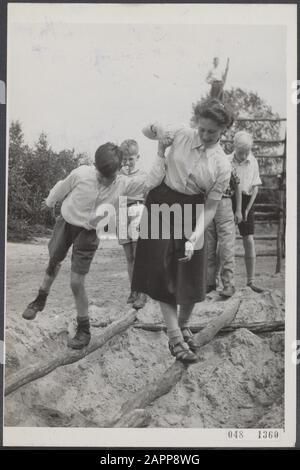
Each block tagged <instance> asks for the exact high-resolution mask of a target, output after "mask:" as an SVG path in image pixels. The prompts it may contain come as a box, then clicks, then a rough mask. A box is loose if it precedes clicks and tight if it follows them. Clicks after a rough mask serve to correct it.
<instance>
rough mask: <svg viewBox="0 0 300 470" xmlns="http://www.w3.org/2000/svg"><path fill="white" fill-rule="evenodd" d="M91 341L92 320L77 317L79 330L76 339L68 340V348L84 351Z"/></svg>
mask: <svg viewBox="0 0 300 470" xmlns="http://www.w3.org/2000/svg"><path fill="white" fill-rule="evenodd" d="M90 340H91V333H90V320H89V318H88V317H77V329H76V333H75V336H74V338H70V339H69V340H68V346H69V348H72V349H82V348H84V347H85V346H87V345H88V344H89V342H90Z"/></svg>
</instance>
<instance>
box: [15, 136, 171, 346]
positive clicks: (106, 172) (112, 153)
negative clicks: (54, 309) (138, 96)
mask: <svg viewBox="0 0 300 470" xmlns="http://www.w3.org/2000/svg"><path fill="white" fill-rule="evenodd" d="M122 156H123V155H122V150H121V149H120V147H118V146H117V145H115V144H113V143H111V142H107V143H106V144H103V145H101V146H100V147H99V148H98V149H97V151H96V153H95V164H94V166H88V165H82V166H80V167H78V168H76V169H75V170H73V171H72V172H71V173H70V174H69V175H68V176H67V177H66V178H65V179H64V180H61V181H59V182H58V183H57V184H56V185H55V186H54V187H53V188H52V189H51V191H50V193H49V195H48V197H47V199H46V201H45V203H44V208H45V207H54V206H55V204H56V203H57V202H60V201H63V202H62V206H61V215H60V216H59V217H58V218H57V221H56V224H55V227H54V229H53V234H52V237H51V240H50V241H49V245H48V249H49V255H50V259H49V263H48V266H47V269H46V272H45V275H44V277H43V279H42V282H41V285H40V289H39V292H38V296H37V297H36V299H35V300H34V301H33V302H30V304H29V305H28V306H27V308H26V309H25V311H24V313H23V318H25V319H26V320H33V319H34V318H35V317H36V314H37V313H38V312H40V311H42V310H43V309H44V307H45V305H46V301H47V297H48V294H49V292H50V289H51V286H52V284H53V282H54V280H55V278H56V276H57V274H58V272H59V269H60V266H61V262H62V261H63V260H64V259H65V257H66V256H67V253H68V251H69V249H70V248H71V246H72V258H71V289H72V293H73V296H74V299H75V304H76V310H77V330H76V334H75V336H74V338H70V339H69V341H68V346H69V347H70V348H73V349H82V348H83V347H85V346H87V345H88V344H89V342H90V338H91V335H90V323H89V314H88V298H87V293H86V290H85V278H86V275H87V273H88V272H89V269H90V265H91V262H92V260H93V257H94V255H95V252H96V250H97V248H98V244H99V239H98V237H97V233H96V228H97V225H98V223H99V222H100V220H101V216H99V215H98V208H99V206H101V205H102V204H103V205H105V206H107V205H108V204H109V205H111V206H112V207H113V206H116V204H118V201H119V197H120V196H129V197H130V196H132V197H135V196H136V195H138V194H140V193H141V192H144V191H147V190H149V189H151V188H153V187H155V186H157V185H159V184H160V183H161V181H162V180H163V178H164V175H165V161H164V159H163V158H161V157H160V156H157V157H156V159H155V161H154V162H153V166H152V169H151V170H150V172H149V174H148V175H147V177H146V176H145V175H141V176H136V177H135V178H127V177H126V176H125V175H120V174H119V171H120V167H121V161H122ZM146 180H147V181H146Z"/></svg>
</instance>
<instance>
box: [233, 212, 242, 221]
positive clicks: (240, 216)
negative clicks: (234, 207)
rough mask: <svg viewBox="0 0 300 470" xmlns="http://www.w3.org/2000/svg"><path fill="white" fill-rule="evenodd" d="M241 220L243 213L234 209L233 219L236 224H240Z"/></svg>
mask: <svg viewBox="0 0 300 470" xmlns="http://www.w3.org/2000/svg"><path fill="white" fill-rule="evenodd" d="M242 220H243V215H242V213H241V211H236V213H235V214H234V221H235V223H236V224H240V223H241V222H242Z"/></svg>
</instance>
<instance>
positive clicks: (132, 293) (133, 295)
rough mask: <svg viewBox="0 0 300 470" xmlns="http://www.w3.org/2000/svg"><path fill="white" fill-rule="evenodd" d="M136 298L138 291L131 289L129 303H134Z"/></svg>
mask: <svg viewBox="0 0 300 470" xmlns="http://www.w3.org/2000/svg"><path fill="white" fill-rule="evenodd" d="M136 298H137V292H134V291H131V292H130V295H129V297H128V299H127V303H128V304H133V302H134V301H135V300H136Z"/></svg>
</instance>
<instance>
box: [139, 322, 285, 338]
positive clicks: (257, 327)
mask: <svg viewBox="0 0 300 470" xmlns="http://www.w3.org/2000/svg"><path fill="white" fill-rule="evenodd" d="M206 326H207V323H194V324H191V325H190V327H189V328H190V330H191V331H192V333H198V332H199V331H202V330H203V329H204V328H205V327H206ZM133 327H134V328H138V329H142V330H145V331H166V325H165V324H164V323H143V322H137V323H134V325H133ZM240 328H246V329H247V330H249V331H252V332H254V333H266V332H270V331H283V330H284V321H281V320H280V321H279V320H278V321H271V322H252V323H245V322H234V323H231V324H230V325H228V326H224V327H223V328H221V329H220V330H219V332H218V333H217V335H220V334H226V333H231V332H232V331H235V330H238V329H240Z"/></svg>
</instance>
